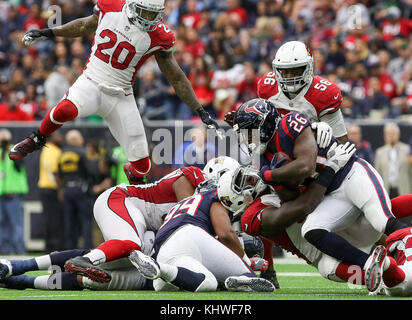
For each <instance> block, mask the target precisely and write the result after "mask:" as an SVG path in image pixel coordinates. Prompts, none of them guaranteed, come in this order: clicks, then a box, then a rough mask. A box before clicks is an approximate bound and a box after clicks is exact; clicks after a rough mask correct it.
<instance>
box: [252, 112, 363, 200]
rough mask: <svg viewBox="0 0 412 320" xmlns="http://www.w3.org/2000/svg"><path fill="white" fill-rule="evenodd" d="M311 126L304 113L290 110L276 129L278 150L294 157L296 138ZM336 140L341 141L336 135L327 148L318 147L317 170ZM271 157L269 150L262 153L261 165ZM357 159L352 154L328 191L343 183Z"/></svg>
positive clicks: (323, 162) (321, 166)
mask: <svg viewBox="0 0 412 320" xmlns="http://www.w3.org/2000/svg"><path fill="white" fill-rule="evenodd" d="M310 126H311V121H310V120H309V118H308V117H307V116H306V115H304V114H303V113H299V112H290V113H288V114H287V115H285V116H284V117H283V118H282V120H281V122H279V127H278V129H277V130H276V133H275V136H274V139H275V142H276V151H277V152H283V153H286V154H287V155H288V156H289V157H291V158H292V159H294V156H293V148H294V146H295V140H296V138H297V137H298V136H299V135H300V134H301V133H302V131H303V130H304V129H305V128H307V127H310ZM334 142H337V143H339V141H338V140H337V139H336V138H335V137H332V140H331V142H330V144H329V145H328V146H327V147H326V148H318V156H317V159H316V171H317V172H319V171H320V170H321V168H323V167H324V165H325V162H326V159H327V157H326V156H327V153H328V151H329V148H330V147H331V146H332V144H333V143H334ZM339 144H340V143H339ZM271 158H273V155H271V154H270V153H269V152H266V153H265V154H264V155H262V156H261V162H260V163H261V166H263V165H265V164H268V162H269V159H271ZM356 159H357V156H356V155H354V156H352V158H351V159H350V160H349V161H348V163H347V164H346V165H345V166H344V167H343V168H342V169H341V170H339V171H338V172H337V173H336V174H335V177H334V179H333V181H332V183H331V184H330V186H329V188H328V189H327V191H326V193H329V192H332V191H334V190H336V189H337V188H339V186H340V185H341V184H342V181H343V179H344V178H345V177H346V175H347V174H348V173H349V171H350V169H351V168H352V165H353V163H354V162H355V160H356ZM269 163H270V162H269Z"/></svg>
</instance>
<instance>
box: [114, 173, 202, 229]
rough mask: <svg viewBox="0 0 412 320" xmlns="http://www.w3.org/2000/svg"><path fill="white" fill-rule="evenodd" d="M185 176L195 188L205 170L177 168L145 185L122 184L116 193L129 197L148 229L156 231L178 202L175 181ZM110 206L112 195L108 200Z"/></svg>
mask: <svg viewBox="0 0 412 320" xmlns="http://www.w3.org/2000/svg"><path fill="white" fill-rule="evenodd" d="M182 176H185V177H186V178H187V179H188V180H189V182H190V183H191V185H192V186H193V188H196V187H197V186H198V185H199V184H200V183H201V182H202V181H204V180H205V178H204V176H203V172H202V171H201V170H200V169H199V168H196V167H184V168H180V169H177V170H175V171H173V172H171V173H169V174H168V175H166V176H164V177H163V178H162V179H160V180H158V181H156V182H154V183H149V184H143V185H120V186H119V187H117V189H116V190H115V192H114V193H116V197H118V196H121V197H123V198H124V199H126V198H127V199H128V201H130V202H131V203H132V204H133V205H134V206H135V207H136V208H137V209H139V210H140V211H141V213H142V214H143V216H144V217H145V221H146V225H147V229H148V230H153V231H156V230H158V228H159V227H160V226H161V225H162V223H163V217H164V216H165V215H166V214H168V213H169V211H170V209H171V208H172V207H173V206H174V205H175V204H176V203H177V199H176V194H175V192H174V190H173V183H174V182H175V181H176V180H177V179H179V178H180V177H182ZM108 202H109V203H108V205H109V206H110V197H109V201H108Z"/></svg>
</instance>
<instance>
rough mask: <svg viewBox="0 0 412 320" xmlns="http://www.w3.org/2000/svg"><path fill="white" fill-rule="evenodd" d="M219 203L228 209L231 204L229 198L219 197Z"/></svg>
mask: <svg viewBox="0 0 412 320" xmlns="http://www.w3.org/2000/svg"><path fill="white" fill-rule="evenodd" d="M219 200H220V202H222V203H223V204H224V205H225V206H226V207H230V206H231V205H232V204H233V203H232V201H230V199H229V196H224V197H220V199H219Z"/></svg>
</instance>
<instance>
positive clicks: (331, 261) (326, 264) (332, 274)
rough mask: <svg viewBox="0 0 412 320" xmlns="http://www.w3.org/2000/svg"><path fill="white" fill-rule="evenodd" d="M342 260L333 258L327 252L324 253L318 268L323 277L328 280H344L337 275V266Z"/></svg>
mask: <svg viewBox="0 0 412 320" xmlns="http://www.w3.org/2000/svg"><path fill="white" fill-rule="evenodd" d="M339 263H340V261H338V260H336V259H335V258H332V257H330V256H328V255H326V254H322V258H321V259H320V260H319V262H318V265H317V268H318V271H319V273H320V274H321V276H322V277H324V278H325V279H328V280H332V281H336V282H344V280H342V279H340V278H339V277H338V276H337V275H336V268H337V267H338V265H339Z"/></svg>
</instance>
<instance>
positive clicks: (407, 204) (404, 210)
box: [391, 194, 412, 219]
mask: <svg viewBox="0 0 412 320" xmlns="http://www.w3.org/2000/svg"><path fill="white" fill-rule="evenodd" d="M391 203H392V213H393V215H394V216H395V218H397V219H402V218H405V217H410V216H412V194H404V195H402V196H399V197H396V198H393V199H392V200H391Z"/></svg>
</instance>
